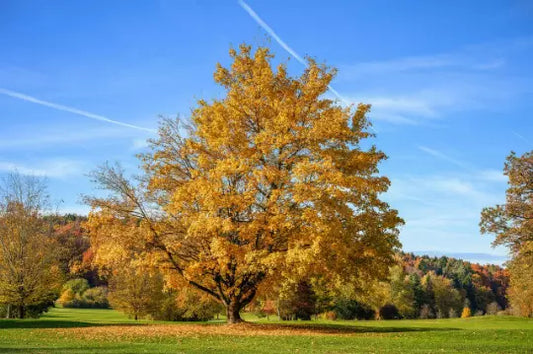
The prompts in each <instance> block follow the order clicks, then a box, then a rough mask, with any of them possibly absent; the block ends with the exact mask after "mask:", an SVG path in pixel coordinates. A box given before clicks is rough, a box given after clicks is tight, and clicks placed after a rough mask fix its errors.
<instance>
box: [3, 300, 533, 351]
mask: <svg viewBox="0 0 533 354" xmlns="http://www.w3.org/2000/svg"><path fill="white" fill-rule="evenodd" d="M249 319H250V320H251V321H253V322H252V323H247V324H243V325H232V326H227V325H225V324H223V323H221V322H218V323H217V322H216V321H214V322H209V323H200V324H198V323H175V322H149V321H133V320H130V319H128V318H127V317H125V316H124V315H122V314H120V313H118V312H116V311H113V310H82V309H62V308H55V309H52V310H51V311H50V312H49V313H47V314H46V315H45V316H43V317H42V318H41V319H38V320H0V352H12V353H82V352H83V353H86V352H94V353H205V352H217V353H252V352H253V353H284V352H285V353H287V352H300V353H302V352H316V353H360V352H373V353H384V352H386V353H406V352H415V353H435V352H465V353H528V352H529V353H533V320H528V319H521V318H513V317H492V316H490V317H489V316H486V317H473V318H468V319H442V320H402V321H311V322H278V321H274V320H270V321H268V320H266V319H262V320H257V319H253V318H249Z"/></svg>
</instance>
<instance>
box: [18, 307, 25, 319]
mask: <svg viewBox="0 0 533 354" xmlns="http://www.w3.org/2000/svg"><path fill="white" fill-rule="evenodd" d="M18 308H19V318H24V305H19V306H18Z"/></svg>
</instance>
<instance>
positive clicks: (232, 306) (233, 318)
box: [226, 302, 243, 323]
mask: <svg viewBox="0 0 533 354" xmlns="http://www.w3.org/2000/svg"><path fill="white" fill-rule="evenodd" d="M240 311H241V304H239V303H238V302H230V303H229V304H228V305H227V306H226V322H227V323H241V322H243V320H242V318H241V314H240Z"/></svg>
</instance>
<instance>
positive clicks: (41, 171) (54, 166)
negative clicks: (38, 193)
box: [0, 159, 86, 178]
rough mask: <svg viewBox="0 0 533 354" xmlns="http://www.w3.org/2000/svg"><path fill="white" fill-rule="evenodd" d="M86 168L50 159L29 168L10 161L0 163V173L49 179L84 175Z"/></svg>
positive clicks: (81, 165)
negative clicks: (16, 173)
mask: <svg viewBox="0 0 533 354" xmlns="http://www.w3.org/2000/svg"><path fill="white" fill-rule="evenodd" d="M85 167H86V166H85V165H84V164H83V163H82V162H80V161H76V160H68V159H50V160H45V161H42V162H41V163H39V164H37V165H32V166H31V167H30V166H28V165H26V164H21V163H15V162H10V161H0V171H3V172H19V173H21V174H24V175H32V176H43V177H50V178H65V177H69V176H76V175H77V176H79V175H82V174H83V173H84V171H85V170H86V168H85Z"/></svg>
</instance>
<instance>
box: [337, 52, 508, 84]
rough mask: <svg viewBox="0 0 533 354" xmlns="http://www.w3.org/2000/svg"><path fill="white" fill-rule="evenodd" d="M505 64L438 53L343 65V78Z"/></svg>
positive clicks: (475, 68)
mask: <svg viewBox="0 0 533 354" xmlns="http://www.w3.org/2000/svg"><path fill="white" fill-rule="evenodd" d="M504 65H505V60H504V59H502V58H496V59H491V60H488V61H486V59H484V58H483V59H477V58H472V57H471V56H468V55H465V54H437V55H425V56H415V57H404V58H397V59H390V60H383V61H369V62H361V63H356V64H351V65H344V66H341V73H342V75H341V79H344V80H353V79H359V78H361V77H364V76H371V75H385V74H391V73H400V72H407V71H413V72H420V71H424V70H449V69H456V70H479V71H484V70H495V69H498V68H501V67H502V66H504Z"/></svg>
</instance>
